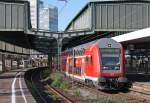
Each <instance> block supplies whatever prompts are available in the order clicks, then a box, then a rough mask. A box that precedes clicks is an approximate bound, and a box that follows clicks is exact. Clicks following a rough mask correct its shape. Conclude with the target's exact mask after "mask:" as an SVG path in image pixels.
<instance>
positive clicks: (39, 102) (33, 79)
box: [31, 70, 48, 103]
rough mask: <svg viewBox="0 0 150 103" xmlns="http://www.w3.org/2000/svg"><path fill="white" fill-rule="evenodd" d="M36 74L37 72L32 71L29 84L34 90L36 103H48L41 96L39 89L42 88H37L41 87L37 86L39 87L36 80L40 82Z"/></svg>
mask: <svg viewBox="0 0 150 103" xmlns="http://www.w3.org/2000/svg"><path fill="white" fill-rule="evenodd" d="M37 74H38V70H34V72H33V73H32V75H31V83H32V85H33V88H34V90H35V94H36V101H37V103H48V102H47V100H46V99H45V96H44V95H43V93H41V92H43V91H41V89H43V88H39V87H41V86H37V85H39V82H38V83H37V80H40V78H39V77H38V76H37Z"/></svg>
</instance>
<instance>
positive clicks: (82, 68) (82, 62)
mask: <svg viewBox="0 0 150 103" xmlns="http://www.w3.org/2000/svg"><path fill="white" fill-rule="evenodd" d="M84 74H85V71H84V58H82V60H81V76H82V78H83V79H85V75H84Z"/></svg>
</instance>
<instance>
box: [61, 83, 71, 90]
mask: <svg viewBox="0 0 150 103" xmlns="http://www.w3.org/2000/svg"><path fill="white" fill-rule="evenodd" d="M69 86H70V85H69V82H68V81H63V82H62V83H61V84H60V88H61V89H63V90H67V89H69Z"/></svg>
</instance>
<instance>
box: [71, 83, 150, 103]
mask: <svg viewBox="0 0 150 103" xmlns="http://www.w3.org/2000/svg"><path fill="white" fill-rule="evenodd" d="M72 84H73V85H74V86H78V87H79V88H82V89H86V90H89V91H90V92H92V93H94V94H95V95H102V96H105V97H109V98H112V97H113V96H116V97H121V98H122V97H123V98H125V99H126V100H128V101H129V102H131V103H150V101H149V100H147V99H144V98H142V97H141V96H137V95H136V96H133V94H132V93H131V92H133V91H134V92H133V93H135V92H138V93H141V94H144V95H148V96H150V95H149V93H147V94H146V93H143V92H139V91H137V90H134V89H131V90H130V91H129V92H122V91H113V92H112V91H106V92H105V91H100V90H97V89H95V87H90V86H88V85H84V84H83V83H81V82H76V81H75V83H72Z"/></svg>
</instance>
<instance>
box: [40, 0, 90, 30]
mask: <svg viewBox="0 0 150 103" xmlns="http://www.w3.org/2000/svg"><path fill="white" fill-rule="evenodd" d="M42 1H44V4H45V6H46V5H48V4H50V5H54V6H56V7H58V29H59V31H63V30H64V29H65V28H66V26H67V25H68V24H69V23H70V21H71V20H72V19H73V18H74V17H75V15H76V14H77V13H78V12H79V11H80V10H81V9H82V8H83V7H84V6H85V5H86V4H87V3H88V1H89V0H68V2H67V3H65V2H64V1H59V0H42Z"/></svg>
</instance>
